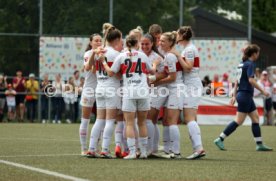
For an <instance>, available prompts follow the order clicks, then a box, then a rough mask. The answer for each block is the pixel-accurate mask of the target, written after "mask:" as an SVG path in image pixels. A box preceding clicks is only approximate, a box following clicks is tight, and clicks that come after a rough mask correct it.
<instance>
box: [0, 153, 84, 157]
mask: <svg viewBox="0 0 276 181" xmlns="http://www.w3.org/2000/svg"><path fill="white" fill-rule="evenodd" d="M59 156H80V154H73V153H68V154H46V155H0V158H17V157H59Z"/></svg>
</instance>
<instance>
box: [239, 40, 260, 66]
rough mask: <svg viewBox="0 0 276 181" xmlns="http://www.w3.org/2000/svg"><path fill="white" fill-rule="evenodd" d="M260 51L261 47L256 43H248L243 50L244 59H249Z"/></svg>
mask: <svg viewBox="0 0 276 181" xmlns="http://www.w3.org/2000/svg"><path fill="white" fill-rule="evenodd" d="M258 52H260V47H259V46H258V45H256V44H251V45H248V46H247V47H246V48H245V49H244V51H243V57H242V61H243V62H244V61H247V60H248V59H249V57H251V56H252V55H253V54H254V53H258Z"/></svg>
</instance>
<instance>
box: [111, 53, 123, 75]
mask: <svg viewBox="0 0 276 181" xmlns="http://www.w3.org/2000/svg"><path fill="white" fill-rule="evenodd" d="M121 58H122V55H121V54H120V55H119V56H117V57H116V58H115V60H114V62H113V64H112V67H111V71H112V72H114V73H118V72H119V71H120V69H121Z"/></svg>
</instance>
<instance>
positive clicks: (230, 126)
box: [223, 121, 239, 136]
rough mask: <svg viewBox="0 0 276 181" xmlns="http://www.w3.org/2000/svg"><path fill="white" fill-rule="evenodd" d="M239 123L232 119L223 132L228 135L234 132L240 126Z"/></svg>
mask: <svg viewBox="0 0 276 181" xmlns="http://www.w3.org/2000/svg"><path fill="white" fill-rule="evenodd" d="M238 126H239V125H238V123H236V122H235V121H232V122H231V123H230V124H228V126H227V127H226V128H225V129H224V131H223V133H224V134H225V135H226V136H229V135H230V134H231V133H233V132H234V131H235V130H236V129H237V127H238Z"/></svg>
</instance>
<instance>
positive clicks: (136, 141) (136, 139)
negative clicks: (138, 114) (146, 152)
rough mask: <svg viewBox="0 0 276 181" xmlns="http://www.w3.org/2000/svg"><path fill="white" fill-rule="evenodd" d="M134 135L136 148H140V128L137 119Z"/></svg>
mask: <svg viewBox="0 0 276 181" xmlns="http://www.w3.org/2000/svg"><path fill="white" fill-rule="evenodd" d="M134 133H135V145H136V148H139V143H138V138H139V127H138V120H137V118H135V123H134Z"/></svg>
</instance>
